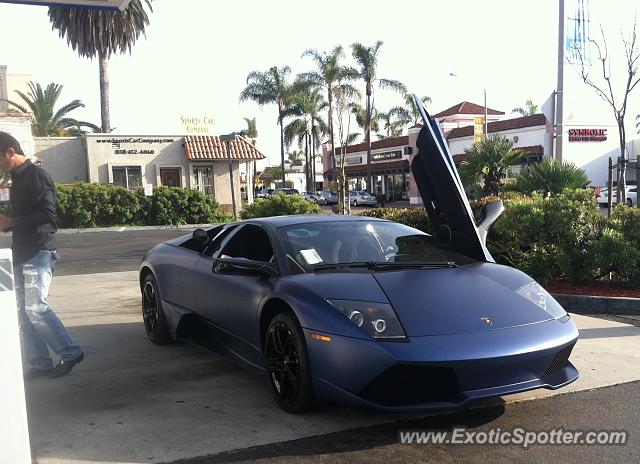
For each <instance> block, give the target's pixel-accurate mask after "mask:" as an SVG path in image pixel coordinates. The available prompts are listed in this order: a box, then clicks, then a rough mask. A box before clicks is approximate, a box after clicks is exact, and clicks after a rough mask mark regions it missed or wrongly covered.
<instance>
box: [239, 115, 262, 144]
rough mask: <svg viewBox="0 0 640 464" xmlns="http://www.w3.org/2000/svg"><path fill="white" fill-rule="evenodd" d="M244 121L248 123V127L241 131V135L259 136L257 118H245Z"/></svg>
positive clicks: (251, 137)
mask: <svg viewBox="0 0 640 464" xmlns="http://www.w3.org/2000/svg"><path fill="white" fill-rule="evenodd" d="M243 119H244V122H245V123H247V128H246V129H243V130H241V131H240V135H242V136H243V137H247V138H249V139H254V140H255V139H257V138H258V126H257V124H256V118H251V119H249V118H243Z"/></svg>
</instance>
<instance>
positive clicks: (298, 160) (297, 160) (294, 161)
mask: <svg viewBox="0 0 640 464" xmlns="http://www.w3.org/2000/svg"><path fill="white" fill-rule="evenodd" d="M303 155H304V153H303V152H301V151H293V152H291V153H289V161H290V162H291V166H302V165H303V161H302V156H303Z"/></svg>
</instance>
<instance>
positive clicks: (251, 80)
mask: <svg viewBox="0 0 640 464" xmlns="http://www.w3.org/2000/svg"><path fill="white" fill-rule="evenodd" d="M290 74H291V68H289V66H282V67H280V68H278V67H277V66H273V67H271V68H269V69H268V70H267V71H252V72H250V73H249V75H248V76H247V85H246V87H245V88H244V89H243V90H242V92H240V101H247V100H251V101H254V102H256V103H257V104H258V105H260V106H264V105H270V104H276V105H277V107H278V125H279V126H280V161H281V167H282V185H283V186H284V184H285V172H284V127H283V119H284V111H285V109H286V108H287V106H288V105H289V102H290V101H291V96H292V87H291V84H289V82H288V81H289V75H290Z"/></svg>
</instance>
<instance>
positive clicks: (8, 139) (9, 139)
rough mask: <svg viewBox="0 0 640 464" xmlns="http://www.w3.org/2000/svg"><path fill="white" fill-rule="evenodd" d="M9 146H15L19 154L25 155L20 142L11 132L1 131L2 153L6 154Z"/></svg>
mask: <svg viewBox="0 0 640 464" xmlns="http://www.w3.org/2000/svg"><path fill="white" fill-rule="evenodd" d="M9 148H13V150H14V151H15V152H16V153H17V154H19V155H21V156H24V152H23V151H22V148H21V147H20V142H18V141H17V140H16V139H15V138H14V137H13V136H12V135H11V134H7V133H6V132H2V131H0V155H2V156H4V155H5V153H7V151H8V150H9Z"/></svg>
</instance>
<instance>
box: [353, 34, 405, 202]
mask: <svg viewBox="0 0 640 464" xmlns="http://www.w3.org/2000/svg"><path fill="white" fill-rule="evenodd" d="M382 44H383V42H382V41H381V40H378V41H377V42H376V43H375V44H374V45H373V46H369V47H367V46H365V45H363V44H361V43H358V42H356V43H354V44H353V45H351V49H352V54H353V58H354V60H355V61H356V63H357V65H358V67H359V70H358V71H359V78H360V79H362V80H363V81H364V83H365V93H366V97H367V106H366V114H367V124H366V129H365V143H366V144H367V188H368V189H369V191H370V193H372V192H371V189H372V186H373V178H372V177H371V112H372V108H374V105H375V101H374V95H373V87H374V83H376V82H377V83H378V85H379V87H380V88H382V89H385V88H388V89H392V90H396V91H398V92H401V93H402V94H406V93H407V89H406V87H405V86H404V85H403V84H402V83H400V81H396V80H391V79H382V78H378V69H377V68H378V54H379V52H380V47H382Z"/></svg>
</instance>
